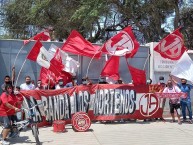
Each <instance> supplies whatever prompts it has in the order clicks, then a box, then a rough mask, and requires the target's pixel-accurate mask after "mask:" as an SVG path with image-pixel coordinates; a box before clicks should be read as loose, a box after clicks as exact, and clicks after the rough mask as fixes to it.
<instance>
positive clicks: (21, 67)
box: [15, 59, 27, 88]
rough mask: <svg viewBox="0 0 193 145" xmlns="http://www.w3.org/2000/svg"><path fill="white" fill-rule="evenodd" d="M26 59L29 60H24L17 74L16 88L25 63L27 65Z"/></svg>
mask: <svg viewBox="0 0 193 145" xmlns="http://www.w3.org/2000/svg"><path fill="white" fill-rule="evenodd" d="M26 60H27V59H25V60H24V62H23V64H22V66H21V69H20V70H19V73H18V75H17V79H16V82H15V88H16V86H17V82H18V79H19V76H20V74H21V71H22V69H23V67H24V65H25V62H26Z"/></svg>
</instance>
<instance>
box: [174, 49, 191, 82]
mask: <svg viewBox="0 0 193 145" xmlns="http://www.w3.org/2000/svg"><path fill="white" fill-rule="evenodd" d="M192 72H193V61H192V59H191V58H190V56H189V55H188V53H187V52H184V54H183V55H182V57H181V58H180V59H179V60H178V62H177V63H176V65H175V67H174V69H173V70H172V71H171V75H173V76H175V77H178V78H180V79H181V78H184V79H186V80H188V81H191V82H193V75H192Z"/></svg>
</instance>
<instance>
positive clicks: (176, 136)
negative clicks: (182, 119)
mask: <svg viewBox="0 0 193 145" xmlns="http://www.w3.org/2000/svg"><path fill="white" fill-rule="evenodd" d="M52 130H53V127H43V128H40V129H39V131H40V135H39V138H40V141H41V142H42V145H193V124H188V123H186V124H185V123H184V124H182V125H178V124H177V123H170V122H166V123H164V122H160V121H157V122H155V121H154V122H145V123H144V122H142V121H137V122H127V123H113V124H99V123H93V124H92V125H91V127H90V130H89V131H88V132H74V131H73V130H72V127H71V125H67V126H66V130H67V131H66V132H65V133H54V132H53V131H52ZM11 144H14V145H35V140H34V138H33V136H32V134H31V131H30V130H27V131H25V132H22V133H21V134H20V138H16V139H12V140H11Z"/></svg>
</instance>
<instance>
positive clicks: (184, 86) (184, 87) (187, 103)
mask: <svg viewBox="0 0 193 145" xmlns="http://www.w3.org/2000/svg"><path fill="white" fill-rule="evenodd" d="M170 78H171V79H172V81H173V82H174V83H176V84H177V86H178V87H179V88H180V90H181V91H182V92H184V93H186V94H187V97H186V98H181V100H180V104H181V108H182V116H183V122H186V121H187V118H186V108H187V110H188V115H189V120H188V122H189V123H190V124H192V123H193V121H192V106H191V98H190V91H191V89H193V85H190V84H188V83H187V80H186V79H184V78H181V82H180V83H178V82H177V81H176V80H174V78H173V77H172V76H171V75H170Z"/></svg>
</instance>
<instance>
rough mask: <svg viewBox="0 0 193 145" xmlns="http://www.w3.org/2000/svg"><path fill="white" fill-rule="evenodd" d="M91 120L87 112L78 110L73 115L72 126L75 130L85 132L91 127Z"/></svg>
mask: <svg viewBox="0 0 193 145" xmlns="http://www.w3.org/2000/svg"><path fill="white" fill-rule="evenodd" d="M90 125H91V121H90V118H89V117H88V115H87V114H86V113H85V112H77V113H75V114H74V115H73V117H72V126H73V129H74V130H75V131H78V132H85V131H87V130H88V129H89V128H90Z"/></svg>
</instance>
